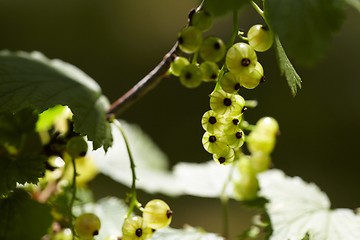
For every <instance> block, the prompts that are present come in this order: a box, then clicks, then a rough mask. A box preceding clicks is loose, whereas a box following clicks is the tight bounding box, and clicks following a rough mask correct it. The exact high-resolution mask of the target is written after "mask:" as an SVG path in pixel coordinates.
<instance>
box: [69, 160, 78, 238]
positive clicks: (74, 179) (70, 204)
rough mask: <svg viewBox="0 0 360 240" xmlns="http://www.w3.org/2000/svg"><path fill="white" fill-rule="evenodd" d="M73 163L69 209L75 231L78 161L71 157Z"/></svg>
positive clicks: (72, 228)
mask: <svg viewBox="0 0 360 240" xmlns="http://www.w3.org/2000/svg"><path fill="white" fill-rule="evenodd" d="M71 164H72V165H73V178H72V185H71V199H70V203H69V210H70V214H69V216H70V226H71V230H72V232H73V233H74V226H73V223H72V218H73V214H72V209H73V206H74V202H75V198H76V175H77V173H76V162H75V158H73V157H72V158H71ZM74 239H75V234H73V240H74Z"/></svg>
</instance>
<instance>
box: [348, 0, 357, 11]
mask: <svg viewBox="0 0 360 240" xmlns="http://www.w3.org/2000/svg"><path fill="white" fill-rule="evenodd" d="M346 2H347V3H348V4H349V5H350V6H353V7H354V8H355V9H357V10H358V11H359V12H360V0H346Z"/></svg>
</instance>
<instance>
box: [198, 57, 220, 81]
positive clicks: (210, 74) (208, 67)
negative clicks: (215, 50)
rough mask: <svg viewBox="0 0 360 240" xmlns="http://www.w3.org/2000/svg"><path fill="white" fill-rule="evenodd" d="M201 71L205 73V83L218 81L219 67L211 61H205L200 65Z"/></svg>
mask: <svg viewBox="0 0 360 240" xmlns="http://www.w3.org/2000/svg"><path fill="white" fill-rule="evenodd" d="M200 70H201V72H202V73H203V81H204V82H214V81H216V79H217V77H218V74H219V71H220V70H219V66H218V65H217V64H216V63H214V62H210V61H205V62H203V63H201V64H200Z"/></svg>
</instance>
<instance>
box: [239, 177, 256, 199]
mask: <svg viewBox="0 0 360 240" xmlns="http://www.w3.org/2000/svg"><path fill="white" fill-rule="evenodd" d="M233 186H234V194H235V198H236V199H238V200H240V201H250V200H253V199H255V198H256V196H257V193H258V190H259V182H258V179H257V178H256V175H253V174H249V175H248V174H242V175H241V179H240V180H239V181H237V182H234V185H233Z"/></svg>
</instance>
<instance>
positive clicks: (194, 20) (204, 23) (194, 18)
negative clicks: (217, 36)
mask: <svg viewBox="0 0 360 240" xmlns="http://www.w3.org/2000/svg"><path fill="white" fill-rule="evenodd" d="M212 23H213V19H212V17H211V15H210V13H209V12H207V11H204V10H200V11H195V12H194V13H192V14H191V16H190V26H194V27H196V28H197V29H199V30H200V31H203V32H205V31H207V30H209V29H210V28H211V26H212Z"/></svg>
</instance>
